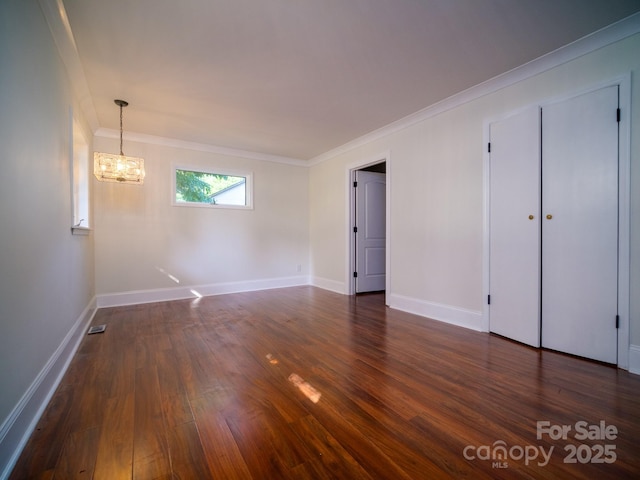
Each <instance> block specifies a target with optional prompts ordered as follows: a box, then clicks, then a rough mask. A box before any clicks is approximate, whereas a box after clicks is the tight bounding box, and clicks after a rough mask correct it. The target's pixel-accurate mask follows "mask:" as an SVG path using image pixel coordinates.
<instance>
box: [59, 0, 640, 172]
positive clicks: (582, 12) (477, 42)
mask: <svg viewBox="0 0 640 480" xmlns="http://www.w3.org/2000/svg"><path fill="white" fill-rule="evenodd" d="M62 3H63V5H64V9H65V10H66V14H67V16H68V19H69V23H70V25H71V30H72V32H73V37H74V39H75V43H76V48H77V51H78V55H79V60H80V64H81V66H82V69H83V71H84V76H85V78H86V84H87V86H88V91H89V93H90V98H91V102H92V104H93V108H94V109H95V112H96V115H97V120H98V124H99V127H100V128H106V129H115V130H117V129H119V113H118V107H117V106H116V105H115V104H114V103H113V100H114V99H116V98H121V99H124V100H127V101H128V102H129V107H128V108H127V109H126V110H125V112H124V129H125V132H135V133H139V134H146V135H154V136H159V137H165V138H169V139H176V140H181V141H188V142H197V143H201V144H206V145H212V146H217V147H225V148H232V149H239V150H245V151H250V152H257V153H260V154H267V155H275V156H280V157H286V158H291V159H299V160H303V161H304V160H309V159H312V158H314V157H316V156H318V155H320V154H322V153H325V152H327V151H329V150H331V149H333V148H336V147H339V146H341V145H343V144H345V143H346V142H349V141H350V140H353V139H355V138H358V137H360V136H362V135H365V134H367V133H369V132H372V131H374V130H376V129H378V128H381V127H383V126H385V125H387V124H389V123H391V122H394V121H396V120H398V119H400V118H403V117H405V116H407V115H410V114H412V113H414V112H417V111H419V110H421V109H423V108H425V107H428V106H430V105H433V104H435V103H436V102H438V101H440V100H443V99H445V98H447V97H450V96H451V95H454V94H456V93H458V92H461V91H463V90H465V89H467V88H469V87H472V86H474V85H477V84H479V83H481V82H484V81H486V80H488V79H490V78H493V77H495V76H497V75H499V74H501V73H504V72H506V71H509V70H511V69H513V68H515V67H518V66H520V65H522V64H525V63H527V62H529V61H531V60H533V59H535V58H537V57H540V56H542V55H544V54H546V53H548V52H551V51H553V50H555V49H557V48H559V47H561V46H564V45H566V44H569V43H571V42H573V41H575V40H577V39H579V38H581V37H584V36H586V35H588V34H590V33H592V32H594V31H596V30H599V29H601V28H603V27H605V26H607V25H609V24H611V23H614V22H616V21H618V20H620V19H622V18H625V17H627V16H629V15H631V14H633V13H635V12H638V11H640V0H348V1H347V0H180V1H176V0H109V1H105V0H62Z"/></svg>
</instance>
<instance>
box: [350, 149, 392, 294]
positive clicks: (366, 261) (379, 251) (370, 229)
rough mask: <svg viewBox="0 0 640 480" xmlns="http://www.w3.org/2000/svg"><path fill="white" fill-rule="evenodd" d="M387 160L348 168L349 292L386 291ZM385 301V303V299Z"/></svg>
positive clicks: (387, 262)
mask: <svg viewBox="0 0 640 480" xmlns="http://www.w3.org/2000/svg"><path fill="white" fill-rule="evenodd" d="M387 180H388V178H387V160H386V159H382V160H377V161H374V162H371V163H368V164H364V165H358V166H356V167H354V168H352V169H350V170H349V192H350V193H349V201H350V208H349V228H348V236H349V262H348V267H349V269H348V275H349V279H350V281H349V294H351V295H354V294H365V293H373V292H386V291H387V290H388V270H389V269H388V265H389V261H388V228H387V226H388V223H389V218H388V217H389V216H388V211H389V209H388V204H389V203H388V189H389V186H388V181H387ZM385 303H386V302H385Z"/></svg>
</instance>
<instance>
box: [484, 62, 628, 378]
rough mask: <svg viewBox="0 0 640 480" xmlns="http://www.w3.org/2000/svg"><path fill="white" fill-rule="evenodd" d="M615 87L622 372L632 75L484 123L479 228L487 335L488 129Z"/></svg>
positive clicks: (624, 364)
mask: <svg viewBox="0 0 640 480" xmlns="http://www.w3.org/2000/svg"><path fill="white" fill-rule="evenodd" d="M611 86H618V88H619V90H618V91H619V97H618V98H619V103H618V105H619V108H620V123H619V125H618V169H619V176H618V206H619V210H618V315H619V317H620V323H619V328H618V361H617V365H618V367H620V368H623V369H625V370H628V369H629V350H630V343H629V340H630V338H629V330H630V327H629V321H630V318H629V315H630V301H631V290H630V288H631V287H630V278H629V275H630V263H629V261H630V240H631V238H630V233H631V232H630V226H631V225H630V214H631V198H630V192H631V73H630V72H629V73H626V74H624V75H620V76H618V77H615V78H612V79H610V80H607V81H603V82H600V83H597V84H593V85H590V86H588V87H585V88H582V89H579V90H574V91H570V92H567V93H565V94H563V95H559V96H557V97H553V98H547V99H544V100H542V101H539V102H535V103H530V104H528V105H526V106H524V107H523V108H518V109H514V110H510V111H507V112H504V113H502V114H500V115H496V116H494V117H491V118H487V119H485V120H484V122H483V133H482V134H483V142H482V145H483V154H482V160H483V200H482V201H483V212H484V219H483V226H482V242H483V247H482V251H483V253H482V271H483V276H482V330H483V331H485V332H489V305H488V303H487V298H488V295H489V265H490V264H489V252H490V243H489V240H490V231H489V215H490V210H489V209H490V205H489V198H490V197H489V193H490V192H489V185H490V184H489V181H490V163H489V157H490V155H489V152H488V148H487V145H488V143H489V140H490V131H489V126H490V125H491V124H492V123H493V122H496V121H499V120H502V119H505V118H507V117H509V116H511V115H513V114H514V113H517V112H519V111H521V110H524V109H525V108H532V107H538V108H542V107H544V106H545V105H548V104H552V103H557V102H560V101H563V100H568V99H570V98H573V97H576V96H578V95H583V94H585V93H590V92H593V91H595V90H599V89H601V88H605V87H611Z"/></svg>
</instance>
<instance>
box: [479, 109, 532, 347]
mask: <svg viewBox="0 0 640 480" xmlns="http://www.w3.org/2000/svg"><path fill="white" fill-rule="evenodd" d="M489 128H490V132H489V135H490V140H491V144H490V145H491V153H490V160H489V169H490V171H489V175H490V185H489V189H490V190H489V191H490V198H489V202H490V205H489V229H490V230H489V231H490V241H489V249H490V253H489V288H490V289H489V292H490V297H491V302H490V306H489V329H490V331H492V332H494V333H497V334H499V335H503V336H505V337H508V338H512V339H514V340H517V341H519V342H523V343H526V344H528V345H532V346H535V347H539V346H540V133H539V132H540V110H539V109H538V108H531V109H529V110H526V111H524V112H521V113H519V114H516V115H513V116H511V117H509V118H506V119H504V120H501V121H499V122H495V123H492V124H491V125H490V127H489Z"/></svg>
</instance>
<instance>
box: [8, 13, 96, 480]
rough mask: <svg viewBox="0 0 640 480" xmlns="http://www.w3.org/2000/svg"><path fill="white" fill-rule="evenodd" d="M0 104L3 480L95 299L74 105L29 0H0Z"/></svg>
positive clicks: (40, 17) (48, 36)
mask: <svg viewBox="0 0 640 480" xmlns="http://www.w3.org/2000/svg"><path fill="white" fill-rule="evenodd" d="M0 105H1V108H2V110H1V113H0V163H1V165H2V186H1V187H0V272H1V276H2V280H1V281H0V477H2V473H3V470H4V469H5V468H6V467H7V465H9V463H10V462H11V457H12V455H14V454H15V453H16V448H18V447H19V444H20V442H21V441H22V440H23V439H24V437H23V436H24V434H25V432H26V431H27V430H28V428H29V427H30V422H31V421H32V420H33V419H34V418H35V417H37V410H38V408H39V407H40V405H41V402H42V401H43V399H46V396H47V395H48V394H49V393H50V389H51V387H52V386H54V385H55V379H56V376H57V375H58V374H59V373H60V371H61V370H62V369H63V368H64V365H61V364H60V362H62V363H64V361H65V358H64V354H65V353H68V351H67V350H65V351H64V352H63V351H62V350H63V349H64V348H68V349H71V350H73V347H72V346H71V345H69V342H70V338H69V336H70V335H72V334H73V333H74V327H77V326H78V325H79V322H82V321H83V320H84V319H85V317H86V315H87V308H88V307H90V304H91V303H92V298H93V295H94V283H93V282H94V274H93V237H92V236H91V235H89V236H73V235H72V234H71V224H72V207H71V193H70V192H71V184H70V182H71V173H70V156H71V131H72V122H71V117H70V109H73V108H74V107H75V105H74V101H73V98H72V93H71V87H70V84H69V80H68V78H67V75H66V70H65V68H64V66H63V64H62V63H61V60H60V58H59V56H58V52H57V50H56V47H55V45H54V42H53V40H52V37H51V34H50V31H49V28H48V26H47V24H46V21H45V19H44V16H43V15H42V12H41V10H40V7H39V6H38V3H37V1H36V0H22V1H17V0H16V1H3V2H0ZM79 120H80V121H81V122H83V120H82V117H79ZM85 128H86V125H85ZM86 137H87V138H91V135H89V134H87V135H86ZM82 326H84V325H82Z"/></svg>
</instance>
